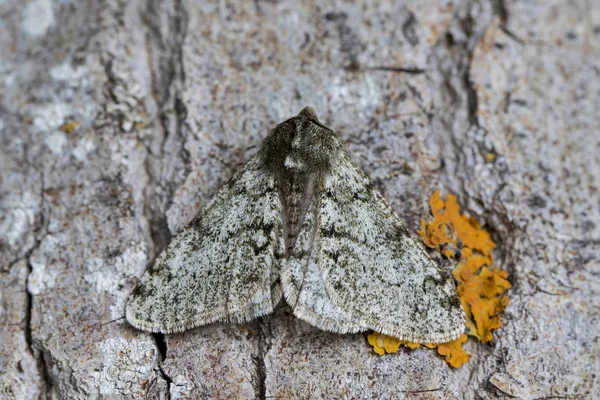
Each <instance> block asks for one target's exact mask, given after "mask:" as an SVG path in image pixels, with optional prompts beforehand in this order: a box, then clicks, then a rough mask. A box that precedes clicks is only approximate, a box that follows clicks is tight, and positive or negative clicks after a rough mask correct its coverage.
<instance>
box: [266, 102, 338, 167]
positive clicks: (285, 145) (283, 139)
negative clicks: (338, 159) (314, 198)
mask: <svg viewBox="0 0 600 400" xmlns="http://www.w3.org/2000/svg"><path fill="white" fill-rule="evenodd" d="M339 148H340V141H339V139H338V137H337V135H336V134H335V132H333V131H332V130H331V129H329V128H327V127H326V126H325V125H323V124H321V123H320V122H319V119H318V118H317V114H316V112H315V110H314V109H313V108H311V107H306V108H304V109H303V110H302V111H300V114H298V115H297V116H296V117H294V118H290V119H288V120H287V121H285V122H282V123H281V124H279V125H277V126H276V127H275V129H273V130H272V131H271V132H270V133H269V135H268V136H267V137H266V138H265V141H264V144H263V149H262V150H263V151H264V155H265V157H266V159H267V162H268V163H269V164H270V165H271V167H273V168H276V169H284V170H288V171H290V172H292V173H310V172H315V171H322V170H326V169H328V168H329V167H330V165H331V161H332V159H333V158H334V157H335V156H336V155H337V152H338V149H339Z"/></svg>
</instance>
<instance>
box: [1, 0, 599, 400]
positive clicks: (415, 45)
mask: <svg viewBox="0 0 600 400" xmlns="http://www.w3.org/2000/svg"><path fill="white" fill-rule="evenodd" d="M0 14H1V18H2V24H0V54H1V56H0V61H1V63H0V69H1V71H2V73H1V75H0V140H1V146H0V154H1V157H0V169H1V173H0V174H1V175H0V184H1V190H0V210H1V215H0V253H1V257H0V282H1V283H0V324H1V325H2V330H1V331H0V397H2V398H6V399H35V398H41V399H57V398H64V399H88V398H102V399H121V398H123V399H127V398H157V399H168V398H170V399H184V398H185V399H203V398H258V399H265V398H286V399H287V398H299V399H301V398H410V399H413V398H423V399H425V398H435V399H445V398H458V399H479V398H482V399H492V398H513V397H517V398H525V399H534V398H592V397H594V396H597V393H599V392H600V373H599V371H600V364H599V361H598V360H600V263H599V254H600V252H599V247H600V209H599V207H598V204H599V203H600V195H599V194H598V190H599V187H598V182H600V160H599V155H598V154H599V150H600V134H599V132H600V112H599V111H600V70H599V69H598V65H600V10H599V9H598V6H597V4H595V2H594V1H584V0H581V1H576V2H568V3H567V2H557V1H556V2H555V1H541V0H540V1H538V2H517V1H512V0H492V1H483V0H482V1H475V0H473V1H453V2H450V1H449V2H441V3H440V2H437V1H430V0H427V1H422V2H399V1H393V0H386V1H379V2H371V1H364V2H362V3H358V2H355V1H346V2H335V3H334V2H332V3H326V4H325V3H323V2H320V1H311V0H305V1H302V2H285V1H264V0H256V1H254V2H248V1H246V2H243V1H219V2H217V1H210V2H196V1H192V0H164V1H158V0H147V1H144V0H133V1H119V0H111V1H101V2H98V1H78V2H73V3H69V2H63V1H52V0H32V1H29V2H28V3H26V4H22V3H19V2H4V3H3V4H0ZM304 106H312V107H314V108H315V109H316V110H317V112H318V114H319V117H320V119H321V120H322V121H323V122H324V123H325V124H326V125H328V126H330V127H331V128H333V129H334V130H335V131H336V132H338V134H339V135H340V137H341V138H342V139H343V140H344V141H345V142H346V143H347V144H348V146H349V147H350V149H351V150H352V151H353V152H354V154H355V155H356V161H357V163H358V164H359V165H360V166H361V167H362V168H363V169H364V170H365V171H366V172H367V174H368V175H369V176H370V177H371V178H372V180H373V181H374V183H375V184H376V186H377V188H378V189H379V190H380V191H381V192H382V193H383V194H384V195H385V197H386V198H387V199H388V200H389V201H390V203H391V205H392V207H393V208H394V209H395V210H396V211H397V212H398V214H399V215H400V216H401V217H402V218H404V219H405V221H406V222H407V224H408V225H409V226H410V227H411V229H413V230H416V229H417V227H418V223H419V220H420V219H421V218H426V217H427V216H428V214H429V211H428V209H427V200H428V198H429V196H430V195H431V194H432V193H433V192H434V191H435V190H437V189H440V190H442V192H443V193H453V194H455V195H457V196H458V198H459V201H460V203H461V205H462V207H463V209H464V210H466V211H468V212H469V213H470V214H471V215H472V216H474V217H475V218H476V219H477V220H478V221H480V222H482V223H484V224H485V227H486V229H488V230H490V231H491V232H492V234H493V238H494V240H495V242H496V244H497V249H496V251H495V253H494V255H495V261H496V266H498V267H500V268H501V269H505V270H507V271H508V272H509V274H510V277H509V279H510V281H511V282H512V284H513V288H512V289H511V290H510V291H509V292H508V295H509V297H510V305H509V306H508V308H507V309H506V311H505V312H504V314H503V316H502V319H503V326H502V327H501V328H500V329H499V330H497V331H495V339H494V341H493V342H491V343H490V344H485V345H484V344H481V343H478V342H476V341H473V340H470V341H469V342H468V343H467V346H466V347H467V350H468V351H469V352H470V353H471V354H472V355H473V357H472V358H471V360H470V361H469V362H468V363H467V364H466V365H464V366H463V367H462V368H460V369H456V370H455V369H452V368H451V367H449V366H448V365H447V364H446V363H445V362H444V361H443V360H442V359H440V358H438V357H437V356H436V355H435V353H434V352H433V351H430V350H421V349H418V350H414V351H400V352H399V353H396V354H391V355H387V356H383V357H380V356H377V355H375V354H374V353H373V351H372V349H371V348H370V347H369V345H368V344H367V341H366V335H365V334H355V335H336V334H331V333H326V332H321V331H319V330H317V329H315V328H313V327H311V326H309V325H307V324H305V323H304V322H302V321H299V320H297V319H295V318H294V317H293V316H292V315H291V313H290V310H289V308H288V307H286V306H285V304H283V303H282V304H280V306H279V307H278V308H277V310H276V311H275V313H274V314H273V315H272V316H267V317H264V318H261V319H259V320H257V321H255V322H252V323H249V324H245V325H234V324H213V325H209V326H206V327H203V328H198V329H195V330H192V331H188V332H186V333H183V334H177V335H166V336H163V335H157V334H154V335H153V334H149V333H145V332H140V331H137V330H135V329H133V328H132V327H131V326H130V325H129V324H128V323H127V322H126V321H125V320H124V318H123V315H124V306H125V301H126V299H127V296H128V294H129V293H130V292H131V290H132V289H133V287H134V285H135V283H136V280H137V278H138V277H139V276H141V274H142V273H143V271H144V269H145V268H146V267H147V265H149V264H150V263H151V261H152V260H153V258H154V257H155V256H156V255H157V253H159V252H160V251H161V250H162V249H163V248H164V247H165V246H166V245H167V244H168V243H169V241H170V238H171V237H172V236H173V235H175V234H176V233H178V232H179V231H180V230H181V229H182V227H183V226H184V225H185V224H186V223H187V222H188V221H189V220H190V219H191V218H192V217H193V216H194V215H195V214H196V213H197V212H198V211H199V210H200V209H201V208H202V207H203V206H204V205H206V204H207V202H208V201H209V199H210V198H211V196H212V195H213V194H214V193H215V192H216V191H217V190H218V189H219V187H220V186H221V185H222V184H224V183H225V182H226V180H227V179H228V178H229V177H230V176H231V175H232V174H233V173H234V172H235V170H236V169H237V168H238V167H239V166H240V165H242V164H243V163H244V162H245V161H246V160H247V159H248V158H249V157H250V156H251V155H252V154H253V153H254V152H255V151H256V149H257V147H258V146H259V145H260V143H261V140H262V138H264V136H265V135H266V134H267V132H268V131H269V129H271V128H272V127H273V126H275V124H276V123H279V122H281V121H283V120H284V119H286V118H288V117H290V116H293V115H295V114H297V113H298V112H299V111H300V110H301V109H302V108H303V107H304Z"/></svg>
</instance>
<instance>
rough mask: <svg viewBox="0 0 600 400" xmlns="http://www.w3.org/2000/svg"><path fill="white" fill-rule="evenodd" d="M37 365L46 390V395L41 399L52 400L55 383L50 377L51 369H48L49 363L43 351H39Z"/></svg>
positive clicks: (41, 395) (42, 395)
mask: <svg viewBox="0 0 600 400" xmlns="http://www.w3.org/2000/svg"><path fill="white" fill-rule="evenodd" d="M36 364H37V368H38V371H40V376H41V378H42V382H43V384H44V389H45V393H41V394H40V399H41V398H46V399H47V400H50V399H52V393H53V392H54V382H53V381H52V377H51V376H50V368H49V367H48V361H47V360H46V356H45V354H44V352H43V351H39V354H38V357H37V360H36Z"/></svg>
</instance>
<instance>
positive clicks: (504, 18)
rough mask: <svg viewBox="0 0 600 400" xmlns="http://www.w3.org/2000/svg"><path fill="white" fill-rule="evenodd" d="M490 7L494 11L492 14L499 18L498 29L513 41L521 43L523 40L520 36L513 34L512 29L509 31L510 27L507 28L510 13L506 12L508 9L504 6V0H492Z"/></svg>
mask: <svg viewBox="0 0 600 400" xmlns="http://www.w3.org/2000/svg"><path fill="white" fill-rule="evenodd" d="M492 8H493V11H494V15H496V16H498V18H500V29H502V32H504V33H505V34H506V35H508V36H509V37H510V38H511V39H513V40H514V41H515V42H517V43H520V44H523V43H524V41H523V40H522V39H521V38H520V37H518V36H517V35H515V34H514V33H513V32H512V31H510V29H508V26H507V25H508V19H509V17H510V15H509V13H508V9H507V8H506V3H505V2H504V0H492Z"/></svg>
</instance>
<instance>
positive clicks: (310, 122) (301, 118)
mask: <svg viewBox="0 0 600 400" xmlns="http://www.w3.org/2000/svg"><path fill="white" fill-rule="evenodd" d="M340 147H341V145H340V142H339V139H338V138H337V136H336V134H335V133H334V132H333V131H332V130H331V129H329V128H327V127H325V126H324V125H322V124H321V123H320V122H319V120H318V119H317V116H316V114H315V112H314V110H312V109H310V108H305V109H304V110H302V112H300V114H298V116H296V117H294V118H290V119H288V120H287V121H285V122H283V123H281V124H279V125H277V127H275V129H273V130H272V131H271V132H270V133H269V135H268V136H267V138H266V139H265V142H264V145H263V148H262V152H263V155H264V157H265V160H264V161H265V162H266V163H267V165H268V167H269V170H270V171H271V172H272V173H273V175H274V176H275V178H276V179H277V183H278V188H279V192H280V199H281V203H282V207H283V211H284V227H285V229H286V230H285V234H286V247H287V250H288V251H289V250H290V248H291V246H293V245H294V243H295V240H296V237H297V236H298V233H299V230H300V227H301V225H302V222H303V221H304V219H305V214H306V211H307V209H308V207H309V205H310V204H309V203H310V201H311V199H313V198H314V196H313V194H314V192H315V190H316V188H317V187H319V185H320V183H321V180H322V177H323V176H324V175H325V174H326V173H327V171H329V169H330V168H331V165H332V163H333V161H334V160H335V158H336V157H338V153H339V151H340Z"/></svg>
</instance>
